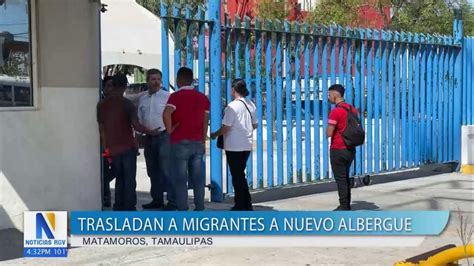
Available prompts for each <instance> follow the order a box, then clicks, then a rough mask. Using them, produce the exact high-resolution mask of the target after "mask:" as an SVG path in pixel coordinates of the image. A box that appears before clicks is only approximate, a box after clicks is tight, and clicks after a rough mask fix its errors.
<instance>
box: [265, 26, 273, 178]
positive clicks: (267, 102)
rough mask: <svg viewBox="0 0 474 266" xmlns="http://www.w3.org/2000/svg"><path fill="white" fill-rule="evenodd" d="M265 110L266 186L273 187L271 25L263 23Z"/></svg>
mask: <svg viewBox="0 0 474 266" xmlns="http://www.w3.org/2000/svg"><path fill="white" fill-rule="evenodd" d="M265 30H266V33H265V77H266V81H265V83H266V84H265V85H266V86H265V90H266V99H265V110H266V112H267V117H266V118H267V121H266V122H267V185H268V187H273V79H272V69H273V68H272V23H271V21H269V20H266V21H265Z"/></svg>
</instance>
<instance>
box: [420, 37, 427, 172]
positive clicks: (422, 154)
mask: <svg viewBox="0 0 474 266" xmlns="http://www.w3.org/2000/svg"><path fill="white" fill-rule="evenodd" d="M421 42H422V45H421V53H422V55H421V71H420V100H421V101H420V124H421V125H420V161H421V164H424V163H425V162H426V156H425V152H424V151H425V146H426V118H425V110H426V104H425V101H426V96H425V95H426V61H427V53H428V50H427V48H426V37H425V35H424V34H422V35H421Z"/></svg>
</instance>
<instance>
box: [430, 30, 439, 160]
mask: <svg viewBox="0 0 474 266" xmlns="http://www.w3.org/2000/svg"><path fill="white" fill-rule="evenodd" d="M433 43H434V44H435V45H433V77H432V79H433V81H432V86H433V93H432V95H431V96H432V98H433V99H432V100H431V102H432V105H431V114H432V115H431V116H432V119H431V120H432V125H433V129H432V131H431V144H430V146H431V159H432V161H433V162H437V161H438V158H437V149H436V147H437V142H438V137H437V134H438V101H437V99H438V90H439V88H438V70H439V55H438V48H439V46H438V45H437V44H438V38H437V36H434V37H433Z"/></svg>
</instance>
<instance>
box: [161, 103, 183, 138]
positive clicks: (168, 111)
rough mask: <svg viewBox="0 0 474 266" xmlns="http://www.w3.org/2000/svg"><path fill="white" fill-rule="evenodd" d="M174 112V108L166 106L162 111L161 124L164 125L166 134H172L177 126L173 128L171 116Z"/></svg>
mask: <svg viewBox="0 0 474 266" xmlns="http://www.w3.org/2000/svg"><path fill="white" fill-rule="evenodd" d="M174 110H175V107H174V106H172V105H167V106H166V107H165V110H164V111H163V124H165V128H166V132H168V134H171V133H173V131H174V130H175V129H176V128H177V127H178V126H179V124H176V125H174V126H173V120H172V118H171V115H172V114H173V112H174Z"/></svg>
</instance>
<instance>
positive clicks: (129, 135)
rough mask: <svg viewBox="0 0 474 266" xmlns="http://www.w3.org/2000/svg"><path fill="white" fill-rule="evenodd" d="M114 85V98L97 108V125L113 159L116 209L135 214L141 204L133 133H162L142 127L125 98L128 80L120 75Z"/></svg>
mask: <svg viewBox="0 0 474 266" xmlns="http://www.w3.org/2000/svg"><path fill="white" fill-rule="evenodd" d="M112 82H113V89H112V90H111V91H110V94H109V95H107V98H105V99H103V100H101V101H100V102H99V104H98V105H97V121H98V123H99V131H100V136H101V142H102V145H103V146H104V147H103V148H104V150H106V149H107V150H108V151H109V155H110V156H111V157H112V172H113V174H114V175H115V177H116V181H115V203H114V207H113V209H114V210H118V211H134V210H136V207H135V205H136V204H137V194H136V186H137V182H136V174H137V171H136V170H137V149H138V145H137V143H136V141H135V138H134V136H133V129H135V130H137V131H139V132H142V133H145V134H150V135H156V134H157V133H158V130H150V129H148V128H146V127H144V126H143V125H141V124H140V122H139V121H138V117H137V112H136V108H135V106H134V105H133V103H132V102H131V101H129V100H127V99H126V98H124V97H123V93H124V92H125V90H126V89H127V77H126V76H125V75H124V74H116V75H115V76H114V77H113V81H112Z"/></svg>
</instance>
